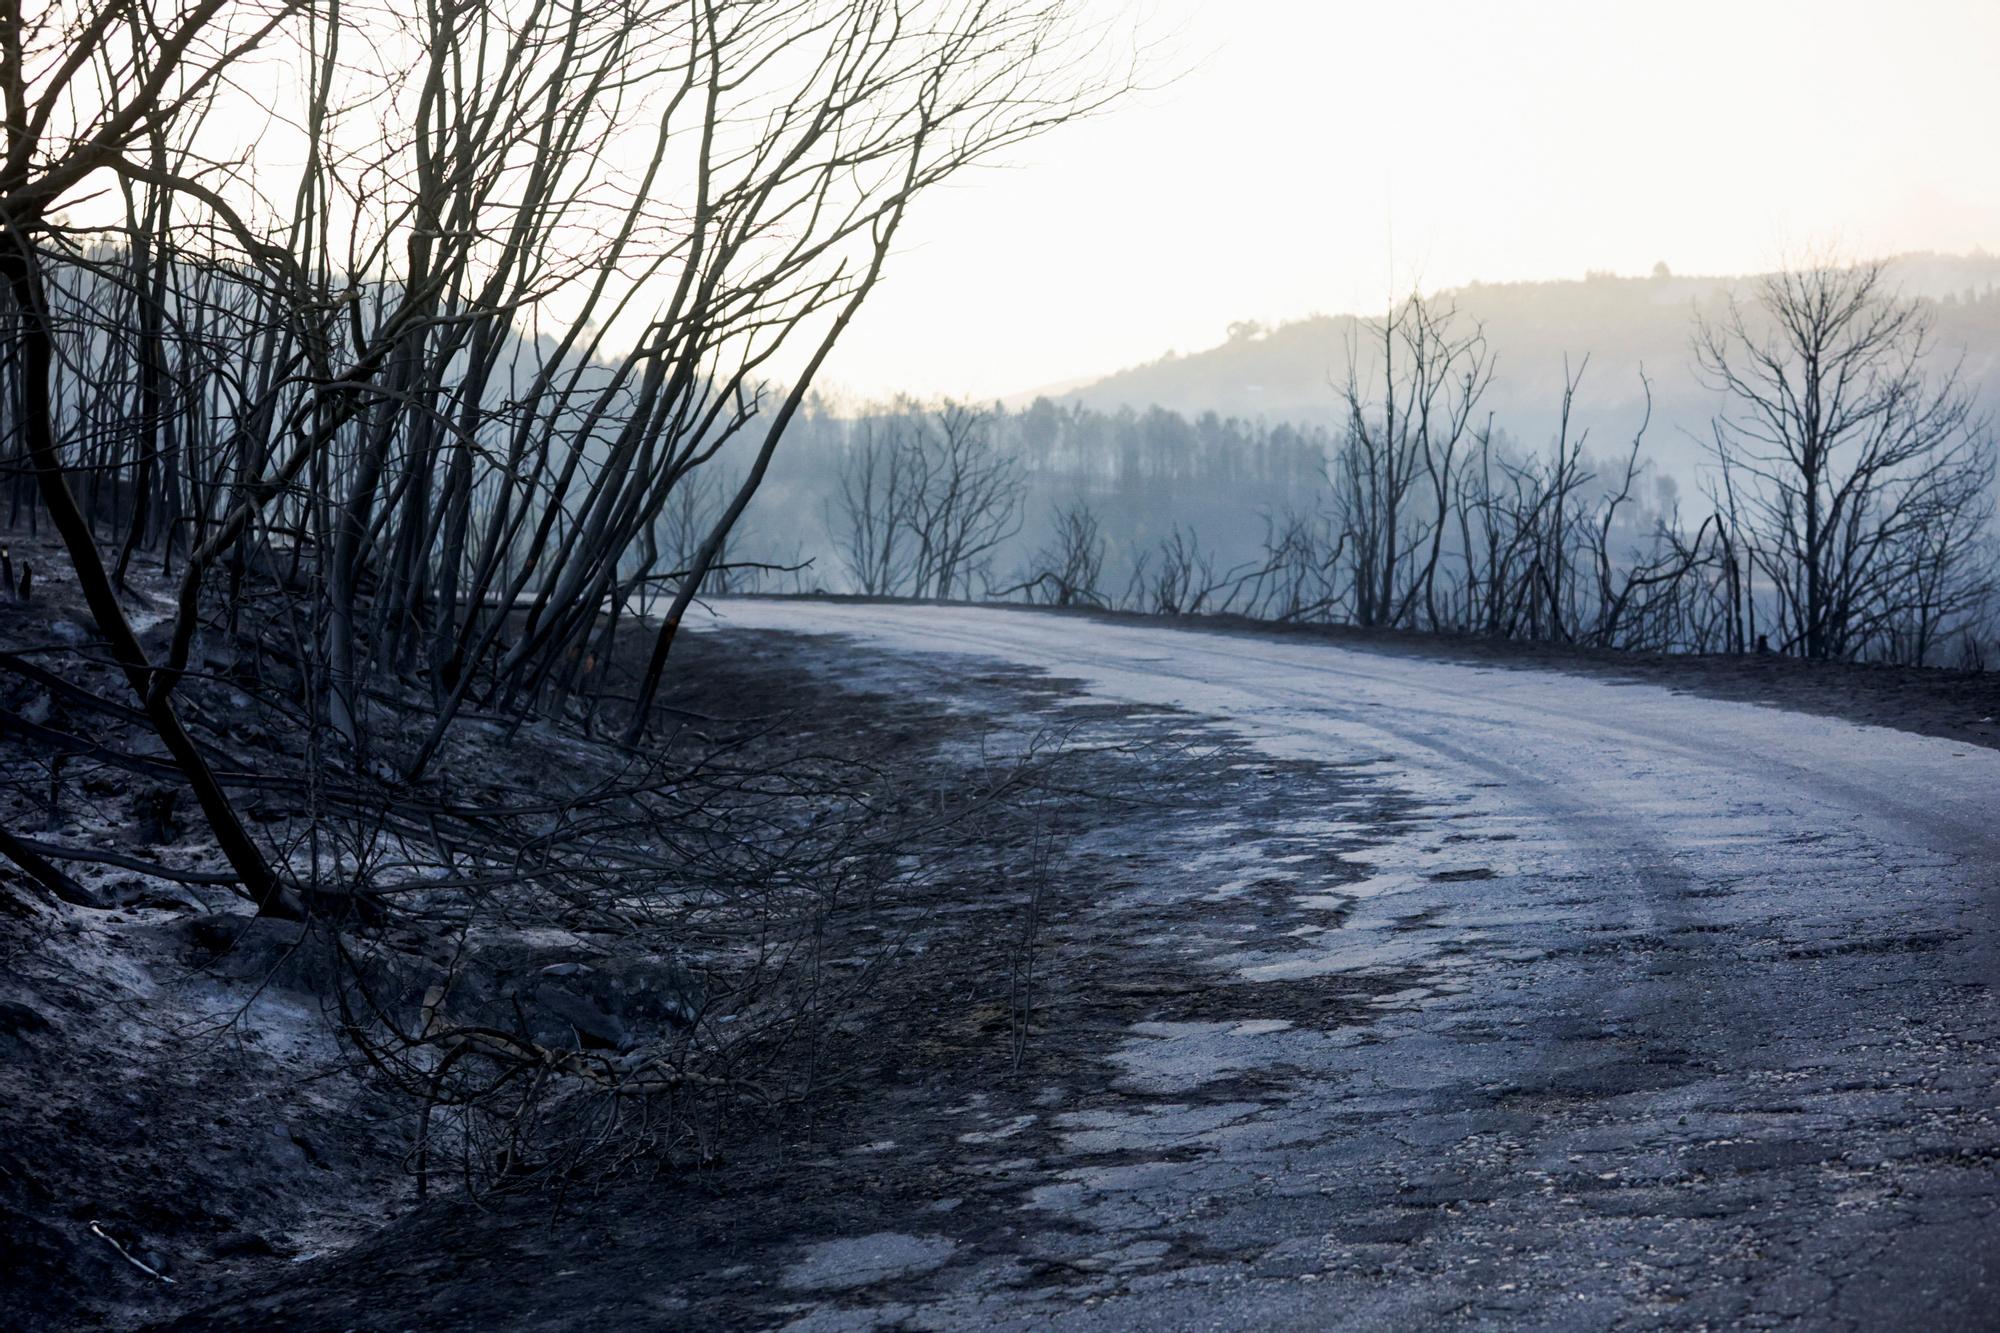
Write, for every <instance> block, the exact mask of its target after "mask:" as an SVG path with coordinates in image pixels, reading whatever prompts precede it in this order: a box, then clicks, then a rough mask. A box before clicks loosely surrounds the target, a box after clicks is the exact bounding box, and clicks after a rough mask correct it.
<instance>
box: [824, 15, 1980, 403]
mask: <svg viewBox="0 0 2000 1333" xmlns="http://www.w3.org/2000/svg"><path fill="white" fill-rule="evenodd" d="M1091 3H1092V5H1093V6H1094V10H1095V12H1096V14H1098V15H1099V16H1102V17H1109V18H1114V19H1115V18H1121V17H1133V18H1136V19H1137V20H1138V21H1139V22H1141V24H1142V25H1143V29H1144V31H1145V32H1146V33H1148V34H1149V35H1151V36H1154V37H1160V36H1170V38H1171V41H1170V45H1171V46H1172V48H1173V51H1174V53H1175V54H1169V55H1168V56H1167V57H1165V59H1166V61H1167V62H1168V64H1169V65H1170V66H1171V67H1175V68H1181V69H1184V70H1186V71H1188V72H1187V73H1185V74H1184V75H1183V77H1181V78H1180V79H1179V80H1178V81H1177V82H1175V83H1173V84H1172V85H1171V86H1168V87H1165V88H1162V89H1160V90H1158V91H1154V92H1149V93H1146V94H1142V95H1141V96H1139V97H1137V98H1135V99H1134V100H1133V101H1131V102H1130V103H1128V104H1127V105H1125V106H1124V107H1123V108H1122V109H1120V110H1118V111H1116V112H1114V113H1112V114H1110V115H1109V116H1107V117H1105V118H1104V119H1102V120H1099V121H1096V122H1093V123H1090V124H1085V125H1081V126H1072V127H1069V128H1068V129H1067V130H1065V131H1060V132H1058V134H1057V135H1056V136H1054V137H1052V138H1050V139H1047V140H1043V141H1039V142H1037V143H1035V144H1032V145H1029V146H1028V147H1027V148H1025V149H1023V150H1021V151H1019V152H1018V153H1017V154H1016V155H1015V157H1014V158H1013V160H1012V161H1013V165H1012V166H1011V167H1009V168H1008V169H1006V170H1001V171H983V172H980V173H978V174H977V175H975V176H972V177H966V178H961V180H960V181H959V182H958V183H956V184H954V185H953V186H952V187H950V188H949V189H947V190H945V191H942V192H940V193H937V194H934V195H932V196H930V197H928V198H926V199H924V200H923V201H921V208H920V211H918V212H916V213H915V214H914V215H913V217H912V218H911V220H910V222H909V223H908V226H907V230H906V237H907V240H906V242H905V244H904V246H903V252H902V253H901V254H900V255H899V256H898V257H897V258H896V260H895V261H894V262H893V263H892V265H891V267H890V269H889V272H888V277H887V280H886V282H885V283H884V285H883V286H882V288H881V289H880V290H878V291H877V292H876V293H875V295H874V296H873V297H871V304H870V305H869V307H868V308H867V309H865V310H864V312H863V314H862V316H861V318H860V319H859V320H858V321H857V322H856V324H855V325H854V327H853V328H852V329H851V330H850V331H849V335H848V339H847V341H846V342H845V344H844V345H843V346H842V347H841V348H840V349H839V350H838V351H837V352H836V354H835V359H834V361H833V362H832V363H831V364H830V365H829V366H828V368H827V372H826V375H825V378H824V379H823V381H822V383H823V384H826V385H827V386H828V387H838V388H840V389H844V390H846V391H848V392H851V393H856V394H881V393H887V392H891V391H895V390H906V391H910V392H915V393H920V394H958V395H970V396H997V395H1003V394H1013V393H1018V392H1020V391H1023V390H1027V389H1032V388H1036V387H1039V386H1042V385H1047V384H1051V383H1055V382H1060V381H1067V380H1072V379H1077V378H1080V377H1090V376H1095V375H1098V374H1103V373H1106V372H1109V371H1112V370H1115V369H1118V368H1120V367H1122V366H1125V365H1129V364H1132V363H1135V362H1139V361H1145V360H1150V359H1152V358H1153V357H1156V356H1158V355H1159V354H1161V353H1163V352H1165V351H1167V350H1169V349H1176V350H1180V351H1192V350H1196V349H1199V348H1202V347H1206V346H1210V345H1212V344H1214V343H1217V342H1219V341H1221V340H1222V338H1223V336H1224V332H1225V328H1226V326H1227V325H1228V324H1229V322H1230V321H1232V320H1238V319H1258V320H1263V321H1266V322H1277V321H1281V320H1284V319H1290V318H1298V317H1300V316H1304V315H1307V314H1311V313H1315V312H1325V313H1334V312H1341V311H1351V310H1375V309H1379V308H1380V307H1381V306H1382V304H1383V302H1384V300H1385V298H1386V296H1387V294H1388V293H1389V292H1390V290H1391V289H1392V288H1394V289H1398V290H1407V289H1408V288H1409V287H1410V286H1411V285H1412V284H1413V283H1418V284H1421V285H1422V286H1423V287H1424V288H1425V289H1427V290H1428V289H1432V288H1437V287H1446V286H1453V285H1457V284H1460V283H1463V282H1466V281H1470V280H1474V279H1478V280H1484V281H1505V280H1510V279H1523V278H1548V277H1580V276H1582V275H1583V273H1584V272H1585V271H1586V270H1592V269H1599V270H1609V271H1611V272H1616V273H1633V274H1636V273H1645V272H1647V271H1649V270H1650V269H1651V268H1652V266H1653V264H1654V263H1655V262H1656V261H1660V260H1665V261H1666V262H1667V263H1668V264H1669V265H1670V266H1671V267H1672V268H1673V269H1674V271H1676V272H1680V273H1719V272H1742V271H1752V270H1757V269H1762V268H1767V267H1770V266H1772V265H1773V264H1775V263H1776V262H1778V261H1780V260H1781V259H1782V258H1783V257H1784V256H1785V255H1787V254H1797V253H1800V252H1802V251H1806V250H1812V249H1822V250H1823V249H1825V248H1827V247H1829V246H1831V247H1835V248H1837V249H1838V250H1839V251H1841V252H1843V253H1846V254H1849V255H1851V256H1868V255H1878V254H1889V253H1894V252H1899V251H1905V250H1919V249H1934V250H1947V251H1968V250H1971V249H1973V248H1975V247H1978V248H1983V249H1986V250H1988V251H1996V250H2000V82H1996V75H2000V0H1810V2H1808V0H1724V2H1716V0H1368V2H1367V3H1355V2H1354V0H1318V2H1313V0H1145V2H1144V3H1136V4H1135V3H1120V0H1091ZM1392 255H1393V261H1392ZM1392 262H1393V267H1392Z"/></svg>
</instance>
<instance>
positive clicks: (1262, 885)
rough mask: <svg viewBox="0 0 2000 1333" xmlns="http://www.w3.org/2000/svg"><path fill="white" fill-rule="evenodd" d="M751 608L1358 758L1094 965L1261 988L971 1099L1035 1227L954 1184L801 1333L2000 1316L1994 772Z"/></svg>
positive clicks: (1933, 1324)
mask: <svg viewBox="0 0 2000 1333" xmlns="http://www.w3.org/2000/svg"><path fill="white" fill-rule="evenodd" d="M717 606H718V612H719V616H720V623H722V624H724V625H726V626H731V627H737V628H744V629H761V630H775V631H783V632H789V633H798V634H809V635H841V636H850V637H851V638H852V639H853V640H855V641H856V642H857V643H859V644H861V645H865V646H866V647H868V648H869V649H870V650H871V651H882V652H887V653H891V654H894V655H897V656H902V657H911V658H918V657H921V658H925V659H930V660H932V661H933V663H934V664H935V663H936V662H937V661H938V660H939V659H940V656H941V655H950V656H949V657H948V658H947V659H946V666H945V669H946V670H947V671H949V670H957V669H963V670H965V671H967V672H968V673H970V672H975V671H980V670H989V669H992V667H993V665H994V664H1007V665H1009V666H1011V667H1015V668H1023V667H1025V668H1033V669H1040V670H1043V671H1046V672H1048V673H1050V675H1052V676H1054V677H1059V678H1062V679H1064V680H1068V681H1074V682H1077V683H1078V684H1079V685H1080V686H1081V688H1082V691H1083V694H1082V696H1081V698H1082V699H1083V700H1084V701H1094V702H1097V703H1107V702H1108V703H1117V704H1122V705H1127V706H1140V707H1149V708H1163V709H1168V708H1170V709H1174V710H1181V711H1182V712H1185V713H1188V714H1193V715H1197V716H1200V717H1205V718H1210V719H1214V720H1215V722H1216V723H1217V724H1219V725H1220V726H1222V727H1223V728H1225V729H1226V730H1227V731H1228V732H1230V733H1232V734H1234V735H1235V736H1238V737H1240V738H1241V739H1242V740H1243V741H1244V742H1246V743H1247V745H1248V746H1249V747H1250V749H1251V751H1252V752H1253V753H1256V754H1259V755H1261V756H1263V757H1265V758H1267V759H1269V760H1271V761H1273V762H1274V764H1278V765H1282V764H1288V763H1306V764H1313V765H1326V766H1332V769H1333V771H1337V772H1338V773H1339V774H1340V777H1341V785H1340V786H1339V787H1337V788H1329V789H1328V790H1329V791H1330V792H1333V793H1334V794H1333V795H1330V796H1328V797H1327V799H1326V801H1325V803H1324V804H1323V805H1319V806H1315V805H1314V804H1313V802H1312V801H1311V800H1307V801H1305V802H1304V803H1303V806H1302V803H1301V802H1300V801H1298V800H1294V801H1293V802H1291V803H1290V804H1289V805H1287V806H1285V807H1284V813H1282V814H1281V815H1279V816H1272V815H1270V814H1269V813H1268V809H1267V811H1266V813H1264V814H1260V815H1258V816H1256V817H1254V818H1253V817H1251V816H1250V815H1248V814H1247V813H1246V812H1245V811H1244V810H1239V809H1232V808H1221V807H1218V808H1215V809H1214V810H1213V812H1212V818H1210V819H1204V820H1202V821H1200V823H1201V825H1202V827H1199V828H1187V827H1183V828H1179V829H1177V830H1175V832H1174V838H1173V844H1174V845H1173V847H1172V849H1171V852H1170V854H1169V855H1166V856H1165V857H1164V858H1163V863H1162V864H1158V865H1156V866H1155V867H1154V868H1153V870H1152V872H1151V873H1148V872H1146V871H1143V870H1142V871H1140V872H1138V873H1135V874H1134V875H1133V876H1131V877H1130V878H1128V879H1127V880H1125V881H1123V882H1121V884H1120V885H1119V886H1117V890H1116V892H1115V893H1113V894H1110V895H1109V896H1107V897H1106V899H1105V900H1104V901H1102V902H1101V903H1099V904H1098V905H1097V908H1096V911H1095V916H1096V919H1097V921H1098V922H1099V929H1100V940H1099V947H1101V948H1107V949H1109V950H1110V951H1109V952H1106V953H1104V954H1102V955H1101V957H1102V958H1103V959H1104V960H1105V966H1106V968H1107V969H1109V970H1107V973H1106V975H1110V972H1111V971H1115V973H1116V976H1117V977H1118V978H1121V979H1123V980H1122V983H1121V984H1124V985H1126V986H1127V987H1128V988H1130V989H1132V990H1133V991H1134V992H1135V993H1144V988H1143V984H1135V983H1134V982H1133V980H1132V978H1134V977H1137V978H1141V979H1142V980H1143V978H1144V977H1145V976H1147V975H1149V974H1150V975H1159V976H1173V977H1180V978H1187V977H1193V978H1196V979H1197V981H1198V982H1201V984H1205V985H1207V986H1209V987H1211V988H1212V989H1213V990H1214V991H1215V992H1217V993H1226V994H1227V995H1228V996H1229V997H1230V1000H1229V1003H1228V1004H1227V1005H1222V1006H1217V1005H1215V1004H1206V1005H1204V1004H1193V1005H1186V1006H1181V1009H1183V1010H1185V1011H1186V1012H1187V1013H1192V1014H1195V1015H1197V1016H1195V1017H1185V1016H1184V1017H1164V1018H1142V1019H1141V1021H1134V1022H1131V1023H1129V1024H1128V1025H1127V1027H1126V1028H1125V1030H1123V1031H1122V1032H1119V1033H1117V1034H1116V1040H1115V1043H1114V1044H1113V1046H1112V1048H1111V1049H1110V1051H1109V1055H1108V1060H1107V1065H1108V1072H1107V1075H1106V1077H1107V1080H1108V1082H1109V1086H1108V1087H1107V1088H1104V1089H1103V1090H1102V1094H1101V1095H1099V1094H1097V1093H1095V1092H1093V1091H1092V1090H1089V1089H1082V1090H1079V1089H1077V1088H1075V1087H1071V1088H1068V1089H1061V1088H1052V1089H1050V1090H1049V1091H1048V1093H1047V1094H1046V1095H1045V1096H1043V1097H1042V1098H1041V1099H1040V1102H1039V1103H1038V1106H1039V1109H1037V1106H1030V1107H1029V1108H1028V1109H1027V1110H1026V1111H1023V1110H1022V1109H1021V1107H1019V1106H1011V1105H1010V1106H1002V1105H998V1104H993V1105H990V1106H989V1104H988V1103H987V1102H985V1101H984V1099H982V1098H979V1097H973V1098H969V1099H968V1100H967V1101H966V1103H964V1104H963V1105H961V1106H958V1107H954V1108H952V1110H951V1112H950V1114H952V1115H956V1116H958V1117H959V1121H957V1122H954V1124H953V1126H952V1128H953V1129H954V1130H956V1131H957V1133H956V1142H957V1143H958V1144H959V1145H960V1146H959V1148H958V1152H959V1153H960V1155H961V1156H962V1157H963V1158H965V1159H966V1160H965V1161H964V1162H963V1163H961V1166H962V1168H963V1170H964V1172H965V1173H967V1175H969V1176H973V1177H976V1176H978V1175H979V1174H980V1173H982V1172H983V1173H985V1174H987V1175H989V1176H993V1177H998V1178H1011V1179H1015V1180H1019V1181H1023V1182H1025V1183H1024V1184H1023V1187H1022V1190H1021V1192H1020V1194H1019V1195H1018V1197H1017V1198H1015V1199H1012V1200H1010V1203H1009V1207H1010V1208H1011V1209H1012V1216H1013V1221H1012V1223H1011V1225H1009V1226H1007V1227H1003V1228H1001V1229H1000V1230H999V1232H998V1233H995V1232H993V1231H992V1230H990V1229H989V1230H988V1231H987V1232H986V1233H985V1234H983V1235H982V1236H981V1237H980V1238H979V1240H978V1241H977V1243H973V1242H972V1241H970V1240H968V1239H967V1238H966V1237H964V1236H961V1235H958V1234H957V1232H956V1230H955V1223H954V1221H953V1219H954V1216H955V1215H956V1213H955V1210H956V1209H957V1206H958V1205H957V1201H956V1199H954V1198H943V1197H941V1198H940V1200H939V1203H938V1205H937V1209H936V1212H935V1216H934V1217H933V1218H932V1219H931V1220H930V1221H928V1222H925V1221H922V1220H921V1219H918V1220H915V1221H913V1220H910V1219H907V1218H906V1219H903V1220H901V1221H899V1223H898V1224H897V1225H895V1226H894V1227H891V1228H890V1229H887V1230H880V1231H859V1232H857V1233H856V1234H850V1235H837V1236H828V1237H826V1238H824V1239H821V1240H818V1241H814V1242H812V1243H810V1244H805V1245H803V1246H802V1247H801V1248H800V1249H799V1250H798V1252H797V1253H796V1255H795V1256H794V1259H793V1262H792V1264H791V1265H790V1267H788V1268H787V1269H786V1270H785V1276H784V1278H783V1281H782V1283H781V1284H780V1285H781V1287H782V1291H781V1292H780V1295H781V1296H782V1297H783V1299H784V1300H786V1301H788V1302H789V1303H788V1304H781V1305H779V1306H776V1307H768V1312H769V1313H770V1314H771V1315H772V1316H773V1317H782V1319H790V1320H795V1321H797V1323H798V1324H799V1325H800V1326H804V1327H817V1326H825V1327H856V1326H859V1327H867V1326H871V1325H881V1324H912V1325H919V1326H933V1325H945V1326H954V1325H967V1324H978V1325H988V1326H1006V1325H1012V1324H1018V1325H1021V1326H1030V1325H1032V1326H1044V1325H1047V1324H1049V1323H1050V1322H1052V1321H1053V1322H1055V1323H1057V1324H1074V1325H1077V1326H1083V1327H1132V1326H1147V1325H1149V1326H1153V1327H1157V1328H1179V1327H1208V1326H1215V1327H1245V1326H1300V1327H1323V1326H1330V1325H1331V1326H1350V1327H1424V1326H1434V1325H1439V1324H1451V1325H1460V1326H1482V1325H1491V1326H1496V1327H1516V1326H1523V1325H1528V1326H1537V1327H1607V1326H1619V1325H1626V1326H1662V1325H1664V1326H1673V1327H1696V1326H1704V1325H1716V1326H1724V1325H1733V1326H1742V1325H1746V1324H1747V1325H1761V1324H1765V1323H1769V1324H1785V1323H1792V1322H1798V1323H1802V1324H1804V1325H1807V1326H1813V1327H1856V1328H1879V1327H1889V1326H1905V1327H1927V1328H1950V1327H1967V1328H1987V1327H2000V1212H1997V1211H1996V1210H1997V1209H2000V1125H1996V1123H1995V1117H1996V1103H2000V1093H1996V1086H1997V1085H2000V1046H1996V1040H2000V1006H1996V1002H1995V996H1994V992H1993V989H1992V985H1993V983H1994V982H1995V980H1996V976H2000V972H1997V971H1996V968H1997V967H2000V962H1997V961H1996V951H1995V949H1994V941H1995V935H1996V931H2000V923H1996V908H2000V751H1995V750H1992V749H1986V748H1981V747H1979V746H1975V745H1970V744H1965V743H1959V742H1953V741H1949V740H1941V739H1936V738H1931V737H1924V736H1917V735H1912V734H1908V733H1905V732H1900V731H1891V730H1886V729H1882V728H1876V727H1865V726H1859V725H1856V724H1853V723H1850V722H1846V721H1840V720H1836V719H1830V718H1824V717H1818V716H1808V715H1803V714H1798V713H1791V712H1782V711H1778V710H1775V709H1770V708H1763V707H1758V706H1754V705H1749V704H1742V703H1732V702H1723V701H1717V700H1712V699H1704V698H1693V697H1687V696H1683V695H1678V694H1675V693H1672V692H1670V691H1668V690H1666V689H1664V688H1661V687H1660V686H1657V685H1651V684H1624V683H1619V682H1616V681H1612V680H1607V679H1602V678H1591V677H1583V676H1574V675H1566V674H1559V673H1556V672H1551V671H1543V670H1510V669H1496V668H1488V667H1481V666H1478V665H1465V664H1454V663H1449V662H1442V661H1435V660H1423V659H1414V658H1410V657H1386V656H1381V655H1376V654H1372V653H1368V652H1361V651H1353V650H1348V649H1343V648H1341V647H1338V646H1334V645H1332V644H1328V643H1319V642H1308V641H1300V640H1288V639H1278V638H1272V637H1263V636H1255V635H1231V634H1221V633H1206V632H1195V631H1188V630H1178V629H1170V628H1163V627H1154V626H1147V625H1138V624H1130V623H1106V622H1103V621H1099V620H1094V619H1085V618H1079V617H1068V616H1056V615H1046V614H1035V613H1026V612H1011V611H1004V610H981V609H956V608H941V607H931V606H891V605H863V604H835V603H822V602H810V601H786V600H725V601H723V602H720V603H718V604H717ZM961 659H962V660H961ZM1273 771H1274V772H1276V771H1277V770H1276V769H1274V770H1273ZM1341 793H1345V794H1344V795H1343V794H1341ZM1371 800H1372V801H1374V802H1376V803H1377V805H1378V806H1379V803H1380V802H1381V801H1383V800H1392V801H1395V802H1398V803H1399V808H1401V809H1403V810H1405V811H1407V812H1408V813H1407V814H1406V815H1405V816H1404V817H1401V818H1399V819H1398V820H1396V821H1394V822H1393V823H1392V824H1390V825H1388V826H1386V828H1385V826H1384V824H1383V823H1382V821H1380V820H1379V819H1378V820H1374V821H1373V822H1370V823H1368V824H1367V827H1366V828H1365V829H1364V828H1363V823H1364V815H1363V807H1365V806H1367V805H1368V803H1369V802H1370V801H1371ZM1274 820H1275V822H1274ZM1126 855H1130V853H1126ZM1163 899H1171V900H1175V901H1178V902H1180V903H1182V904H1183V905H1192V906H1193V907H1194V908H1195V909H1196V910H1194V911H1193V912H1192V913H1186V912H1184V913H1182V914H1181V915H1180V916H1179V917H1177V918H1176V920H1175V923H1174V924H1173V925H1172V926H1171V927H1162V926H1160V925H1159V924H1158V921H1157V910H1156V909H1158V908H1159V906H1160V903H1161V902H1162V900H1163ZM1149 909H1150V910H1151V912H1152V914H1150V915H1149ZM1121 916H1129V917H1130V918H1132V919H1133V920H1135V921H1141V922H1146V923H1148V924H1147V925H1146V926H1145V928H1138V927H1131V928H1124V929H1125V937H1124V938H1117V935H1118V931H1119V930H1120V929H1121V927H1120V926H1119V925H1118V924H1117V923H1118V922H1119V920H1120V919H1121ZM1106 932H1108V934H1106ZM1106 940H1110V941H1111V942H1112V943H1111V944H1110V945H1107V944H1105V941H1106ZM1114 946H1115V947H1114ZM1202 979H1205V981H1203V980H1202ZM1179 984H1181V985H1182V986H1183V987H1185V985H1186V984H1187V983H1185V982H1183V983H1179ZM1173 989H1174V987H1173V986H1172V985H1169V986H1166V987H1164V988H1163V993H1168V994H1170V993H1172V991H1173ZM1260 996H1261V997H1263V1000H1262V1001H1261V1002H1260V998H1259V997H1260ZM1167 1009H1168V1010H1172V1009H1174V1006H1172V1005H1168V1006H1167ZM982 1117H984V1118H982ZM988 1120H990V1121H991V1122H992V1123H987V1121H988ZM952 1188H953V1187H952V1186H951V1184H950V1182H949V1181H948V1180H945V1179H942V1178H941V1180H940V1186H939V1191H940V1195H941V1196H942V1195H944V1194H947V1193H951V1192H952ZM1028 1275H1035V1276H1034V1277H1033V1280H1029V1276H1028ZM1058 1279H1059V1280H1058Z"/></svg>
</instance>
